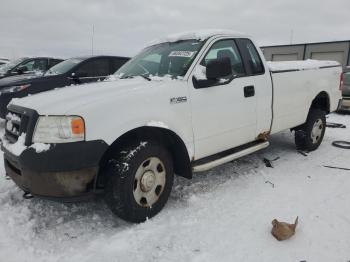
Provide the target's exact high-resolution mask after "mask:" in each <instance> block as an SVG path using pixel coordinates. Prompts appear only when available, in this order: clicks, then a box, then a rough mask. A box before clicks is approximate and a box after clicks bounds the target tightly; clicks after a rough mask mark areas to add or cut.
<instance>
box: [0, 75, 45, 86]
mask: <svg viewBox="0 0 350 262" xmlns="http://www.w3.org/2000/svg"><path fill="white" fill-rule="evenodd" d="M37 78H44V76H42V75H37V74H24V75H16V76H9V77H5V78H2V79H1V80H0V88H2V87H8V86H14V85H22V84H27V83H30V82H31V81H32V80H33V79H37Z"/></svg>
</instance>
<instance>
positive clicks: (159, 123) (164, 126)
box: [146, 120, 169, 129]
mask: <svg viewBox="0 0 350 262" xmlns="http://www.w3.org/2000/svg"><path fill="white" fill-rule="evenodd" d="M146 126H154V127H160V128H166V129H169V127H168V126H167V125H166V124H165V123H164V122H161V121H155V120H151V121H149V122H148V123H147V124H146Z"/></svg>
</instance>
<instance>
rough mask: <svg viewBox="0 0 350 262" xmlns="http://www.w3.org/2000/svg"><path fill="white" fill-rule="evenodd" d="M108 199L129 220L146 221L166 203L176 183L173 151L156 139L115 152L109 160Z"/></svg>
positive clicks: (117, 213)
mask: <svg viewBox="0 0 350 262" xmlns="http://www.w3.org/2000/svg"><path fill="white" fill-rule="evenodd" d="M108 165H109V166H108V168H107V169H108V179H107V183H106V190H105V191H106V193H105V199H106V202H107V204H108V206H109V207H110V208H111V210H112V211H113V212H114V213H115V214H116V215H118V216H119V217H121V218H123V219H124V220H126V221H129V222H136V223H138V222H143V221H145V220H146V219H147V218H151V217H153V216H155V215H156V214H157V213H158V212H159V211H160V210H161V209H162V208H163V207H164V205H165V203H166V202H167V200H168V197H169V195H170V192H171V188H172V185H173V180H174V174H173V162H172V158H171V155H170V153H169V152H168V151H167V150H166V149H165V148H164V147H162V146H161V145H159V144H157V143H156V142H153V141H145V142H140V143H138V144H137V145H134V146H130V147H126V148H124V149H122V150H120V151H119V152H116V155H115V157H114V158H112V159H111V160H110V161H109V163H108Z"/></svg>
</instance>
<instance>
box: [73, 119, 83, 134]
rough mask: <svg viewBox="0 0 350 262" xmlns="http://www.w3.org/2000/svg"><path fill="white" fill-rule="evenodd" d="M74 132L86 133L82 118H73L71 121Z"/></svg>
mask: <svg viewBox="0 0 350 262" xmlns="http://www.w3.org/2000/svg"><path fill="white" fill-rule="evenodd" d="M71 128H72V134H74V135H82V134H85V125H84V120H83V119H82V118H73V119H72V121H71Z"/></svg>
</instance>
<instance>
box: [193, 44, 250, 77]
mask: <svg viewBox="0 0 350 262" xmlns="http://www.w3.org/2000/svg"><path fill="white" fill-rule="evenodd" d="M224 57H228V58H229V59H230V61H231V66H232V74H233V75H235V76H243V75H245V70H244V66H243V63H242V58H241V56H240V53H239V51H238V48H237V46H236V43H235V42H234V40H231V39H230V40H221V41H218V42H216V43H215V44H213V45H212V47H211V48H210V50H209V52H208V53H207V55H206V56H205V57H204V59H203V60H202V62H201V63H200V64H201V65H202V66H206V65H207V64H208V62H209V61H210V60H213V59H217V58H224Z"/></svg>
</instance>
